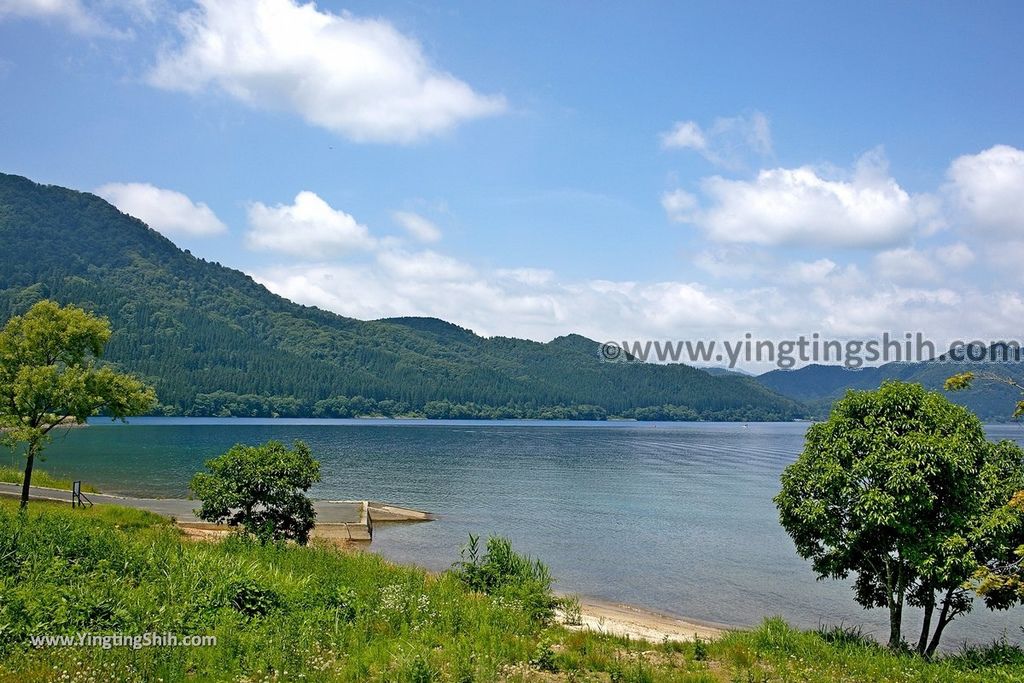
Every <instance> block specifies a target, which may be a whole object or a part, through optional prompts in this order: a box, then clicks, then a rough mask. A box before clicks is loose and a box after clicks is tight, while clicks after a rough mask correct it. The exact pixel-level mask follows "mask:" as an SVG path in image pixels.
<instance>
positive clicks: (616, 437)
mask: <svg viewBox="0 0 1024 683" xmlns="http://www.w3.org/2000/svg"><path fill="white" fill-rule="evenodd" d="M807 426H808V425H807V424H806V423H777V424H775V423H771V424H766V423H750V424H749V425H744V424H739V423H635V422H586V423H580V422H530V421H508V422H504V421H503V422H476V421H470V422H461V421H443V422H442V421H425V420H289V419H279V420H270V419H266V420H264V419H202V418H197V419H182V418H144V419H134V420H132V421H131V423H130V424H128V425H122V424H111V423H110V422H109V421H106V420H96V421H94V422H93V424H92V425H90V426H89V427H88V428H85V429H78V430H69V431H68V432H67V433H66V435H65V436H59V437H58V438H56V439H55V441H54V443H53V444H52V446H51V447H50V448H49V449H48V451H47V456H46V461H45V462H44V463H42V464H41V465H39V466H40V467H42V468H45V469H48V470H50V471H52V472H54V473H55V474H59V475H62V476H66V477H73V478H76V479H82V480H84V481H86V482H89V483H92V484H95V485H96V486H97V487H98V488H100V489H101V490H103V491H105V492H115V493H117V492H119V493H126V494H145V495H158V496H169V497H171V496H184V495H187V490H188V488H187V487H188V481H189V479H190V478H191V476H192V475H193V474H194V473H195V472H196V471H198V470H199V469H201V468H202V463H203V461H204V460H205V459H207V458H210V457H213V456H215V455H218V454H219V453H222V452H223V451H224V450H226V449H227V448H228V447H230V446H231V445H232V444H234V443H239V442H241V443H249V444H255V443H259V442H262V441H266V440H269V439H277V440H280V441H285V442H290V441H292V440H294V439H302V440H304V441H305V442H306V443H308V444H309V445H310V447H311V448H312V449H313V451H314V453H315V455H316V457H317V458H319V460H320V461H321V463H322V474H323V482H322V483H321V484H319V485H318V486H317V487H316V488H315V489H314V490H313V491H312V494H313V495H314V497H317V498H325V499H337V498H359V499H373V500H382V501H387V502H391V503H395V504H399V505H407V506H411V507H416V508H421V509H424V510H429V511H431V512H433V513H436V514H437V515H439V517H440V518H439V519H438V520H437V521H435V522H429V523H424V524H415V525H382V526H379V527H378V528H377V529H376V535H375V538H374V542H373V545H372V548H373V550H375V551H377V552H380V553H381V554H383V555H385V556H387V557H389V558H392V559H394V560H397V561H401V562H409V563H416V564H419V565H422V566H425V567H427V568H430V569H444V568H446V567H448V566H450V564H451V563H452V562H453V561H454V560H456V559H458V554H459V548H460V546H461V545H462V544H463V543H465V541H466V538H467V536H468V534H469V533H470V532H472V533H477V534H481V535H485V536H486V535H487V534H500V535H504V536H508V537H509V538H511V539H512V541H513V543H514V545H515V546H516V547H517V548H518V549H520V550H523V551H526V552H528V553H530V554H532V555H535V556H537V557H540V558H541V559H543V560H544V561H545V562H547V563H548V564H549V565H550V567H551V569H552V572H553V573H554V575H555V576H556V577H557V580H558V583H557V586H558V588H559V589H560V590H562V591H568V592H576V593H580V594H582V595H586V596H591V597H595V598H602V599H606V600H615V601H622V602H628V603H633V604H636V605H640V606H644V607H648V608H652V609H656V610H658V611H661V612H665V613H670V614H676V615H678V616H684V617H689V618H692V619H697V620H703V621H707V622H712V623H719V624H726V625H751V624H754V623H756V622H758V621H760V619H761V618H763V617H765V616H768V615H773V614H781V615H783V616H784V617H786V618H787V619H789V620H790V621H791V622H793V623H795V624H798V625H801V626H805V627H814V626H817V625H818V624H819V623H828V624H836V623H844V624H847V625H850V624H858V625H862V626H863V627H864V628H865V630H867V631H869V632H872V633H875V634H879V633H886V634H887V632H888V631H887V626H886V614H885V613H884V612H883V611H882V610H871V611H865V610H862V609H861V608H860V607H858V606H857V604H856V603H855V602H854V601H853V598H852V594H851V591H850V589H849V587H848V585H847V584H845V583H842V582H835V581H821V582H819V581H815V578H814V575H813V573H812V572H811V570H810V566H809V563H807V562H804V561H803V560H801V559H799V558H798V557H797V555H796V553H795V551H794V549H793V545H792V542H791V541H790V539H789V537H788V536H787V535H786V533H785V532H784V531H783V529H782V528H781V527H780V526H779V524H778V521H777V516H776V511H775V506H774V505H773V503H772V501H771V499H772V496H774V495H775V493H776V492H777V491H778V488H779V483H778V482H779V475H780V473H781V472H782V470H783V468H784V467H785V466H786V465H787V464H789V463H790V462H792V461H793V460H794V459H795V458H796V456H797V454H798V453H799V451H800V449H801V446H802V443H803V435H804V432H805V431H806V429H807ZM988 432H989V436H990V437H991V438H993V439H1002V438H1009V439H1014V440H1016V441H1017V442H1018V443H1024V428H1022V427H1021V426H1020V425H995V426H990V427H988ZM8 457H10V456H8ZM911 614H914V613H913V612H912V611H911V612H909V613H908V617H907V622H906V626H907V627H908V628H909V630H908V638H916V629H915V628H914V627H911V623H912V622H911V621H910V615H911ZM914 617H915V619H916V614H915V615H914ZM1021 624H1024V611H1022V610H1016V611H1014V612H1011V613H1006V612H1000V613H991V612H989V611H988V610H986V609H984V607H983V606H982V605H981V604H980V603H979V604H977V605H976V608H975V612H974V613H973V614H971V615H968V616H966V617H962V618H960V619H958V620H957V621H955V622H954V623H953V624H952V625H951V626H950V627H949V629H947V632H946V633H947V634H948V635H947V636H946V637H945V642H946V643H947V644H949V645H954V644H956V643H957V642H960V641H963V640H964V639H969V640H972V641H989V640H992V639H994V638H997V637H999V636H1000V635H1002V634H1004V633H1005V634H1006V635H1007V636H1008V637H1009V638H1010V639H1011V640H1020V636H1021V632H1020V625H1021Z"/></svg>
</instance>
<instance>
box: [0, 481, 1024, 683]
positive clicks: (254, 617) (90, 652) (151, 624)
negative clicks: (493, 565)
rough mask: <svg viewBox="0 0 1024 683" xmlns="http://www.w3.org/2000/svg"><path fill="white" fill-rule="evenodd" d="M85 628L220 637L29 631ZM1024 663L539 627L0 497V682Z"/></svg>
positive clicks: (350, 574) (494, 604) (449, 594)
mask: <svg viewBox="0 0 1024 683" xmlns="http://www.w3.org/2000/svg"><path fill="white" fill-rule="evenodd" d="M331 596H333V597H331ZM82 631H85V632H89V633H108V634H113V633H128V634H140V633H147V632H155V633H174V634H176V635H179V636H183V635H204V636H214V637H216V639H217V644H216V645H215V646H210V647H169V648H168V647H148V648H142V649H139V650H132V649H129V648H116V647H115V648H112V649H109V650H104V649H102V648H99V647H68V648H41V649H37V648H34V647H31V646H30V645H29V641H28V638H29V636H30V635H41V634H46V635H69V636H73V635H76V634H77V633H79V632H82ZM698 652H703V654H702V655H698ZM531 662H532V664H531ZM1022 662H1024V653H1022V652H1021V650H1020V649H1019V648H1017V647H1014V646H1012V645H1009V644H1007V643H1005V642H999V643H995V644H993V645H992V646H989V647H972V648H965V649H964V650H962V651H961V652H959V653H955V654H952V655H947V656H944V657H940V658H937V660H936V661H931V662H929V661H925V660H923V659H921V658H917V657H910V656H907V655H903V654H897V653H890V652H888V651H886V650H883V649H881V648H879V647H878V646H876V645H873V644H870V643H866V642H862V641H861V640H860V639H857V638H852V637H851V638H837V637H832V636H829V635H828V632H827V631H826V632H825V633H824V634H822V633H817V632H806V631H799V630H796V629H793V628H791V627H789V626H788V625H786V624H785V622H783V621H781V620H779V619H773V620H768V621H766V622H765V623H764V624H762V625H761V626H760V627H759V628H757V629H755V630H752V631H732V632H728V633H726V634H724V635H723V636H722V637H720V638H718V639H714V640H711V641H701V642H700V643H699V644H698V643H677V642H665V643H647V642H643V641H636V640H629V639H624V638H615V637H611V636H606V635H601V634H598V633H594V632H588V631H573V632H570V631H566V630H564V629H562V628H559V627H556V626H553V627H547V628H545V627H544V626H543V625H542V624H540V623H538V622H537V621H536V620H534V619H532V618H531V616H530V614H529V613H528V611H527V610H525V609H523V608H522V605H519V604H517V603H515V602H513V601H509V600H507V599H506V598H504V597H502V596H501V595H497V596H488V595H484V594H482V593H480V592H474V591H470V590H469V589H468V588H467V587H466V585H465V584H464V582H463V581H462V579H461V578H459V577H458V576H457V575H456V573H455V572H449V573H444V574H441V575H438V576H431V575H428V574H426V573H425V572H424V571H422V570H418V569H414V568H405V567H398V566H395V565H392V564H389V563H387V562H386V561H384V560H382V559H381V558H380V557H377V556H375V555H372V554H369V553H342V552H337V551H336V550H334V549H332V548H327V547H315V546H314V547H297V546H293V545H262V544H259V543H256V542H253V541H251V540H247V539H245V538H244V537H235V536H232V537H230V538H229V540H227V541H225V542H222V543H194V542H189V541H186V540H185V539H183V537H182V536H181V535H180V533H179V532H178V531H177V530H176V529H175V528H174V526H173V525H172V524H170V523H169V522H168V520H166V519H163V518H160V517H157V516H156V515H152V514H150V513H145V512H142V511H139V510H132V509H127V508H116V507H111V506H97V507H95V508H91V509H87V510H71V509H70V508H68V507H67V506H66V505H61V504H57V503H48V502H46V501H40V502H39V504H38V505H34V506H33V508H32V511H30V512H29V513H28V514H24V515H19V514H17V510H16V507H15V504H14V503H12V502H9V501H3V500H0V680H12V681H19V682H20V681H25V682H28V683H31V682H39V683H42V682H44V681H52V680H84V681H89V680H102V681H108V680H109V681H140V682H141V681H156V680H163V681H181V680H199V681H207V680H209V681H226V680H249V681H271V680H278V681H292V680H309V681H322V682H326V681H346V682H352V683H355V682H359V683H363V682H366V681H380V682H384V681H439V682H452V683H455V682H460V683H461V682H465V681H495V680H509V681H538V680H566V681H608V680H619V681H656V682H658V683H661V682H669V681H671V682H680V681H685V682H690V683H697V682H703V683H714V682H723V681H766V680H767V681H788V680H799V681H809V682H811V683H831V682H833V681H838V680H843V681H879V682H884V681H911V680H913V681H948V682H952V683H982V682H985V683H989V682H992V681H1006V682H1009V681H1019V680H1021V676H1020V671H1021V665H1022ZM539 669H543V670H539ZM552 670H557V671H558V673H557V674H552V673H551V671H552ZM555 676H557V677H558V678H554V677H555Z"/></svg>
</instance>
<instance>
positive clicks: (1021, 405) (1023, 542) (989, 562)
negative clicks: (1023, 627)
mask: <svg viewBox="0 0 1024 683" xmlns="http://www.w3.org/2000/svg"><path fill="white" fill-rule="evenodd" d="M979 380H980V381H982V382H995V383H999V384H1006V385H1008V386H1011V387H1013V388H1015V389H1017V390H1018V391H1020V392H1021V394H1024V385H1022V384H1021V383H1019V382H1017V381H1016V380H1015V379H1013V378H1012V377H1005V376H1002V375H998V374H995V373H989V372H982V373H974V372H963V373H960V374H958V375H953V376H952V377H950V378H949V379H947V380H946V384H945V388H946V391H962V390H964V389H970V388H971V386H973V384H974V383H975V382H976V381H979ZM1022 415H1024V400H1019V401H1018V402H1017V404H1016V406H1015V407H1014V411H1013V416H1014V417H1021V416H1022ZM997 502H1002V503H1004V504H1003V505H1001V506H1000V507H998V508H997V509H996V510H995V511H993V512H992V514H991V515H989V517H988V518H987V519H986V520H985V522H984V532H985V536H986V538H988V539H989V542H990V544H991V549H990V552H989V554H988V557H987V558H986V559H984V560H983V561H981V562H979V564H978V566H977V568H976V570H975V572H974V576H973V577H972V578H973V580H974V589H975V591H976V592H977V593H978V595H980V596H981V597H982V599H984V601H985V604H986V605H987V606H988V607H989V608H990V609H1009V608H1010V607H1013V606H1014V605H1016V604H1022V605H1024V485H1019V486H1018V487H1017V490H1016V491H1014V490H1013V488H1012V487H1011V489H1010V492H1009V496H1007V495H1006V492H1005V491H1004V495H1003V497H1002V498H1001V499H1000V500H999V501H997Z"/></svg>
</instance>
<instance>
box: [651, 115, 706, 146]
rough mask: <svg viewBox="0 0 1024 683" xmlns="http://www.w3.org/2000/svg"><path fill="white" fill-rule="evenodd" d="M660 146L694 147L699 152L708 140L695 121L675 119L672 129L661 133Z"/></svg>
mask: <svg viewBox="0 0 1024 683" xmlns="http://www.w3.org/2000/svg"><path fill="white" fill-rule="evenodd" d="M661 146H662V147H664V148H665V149H673V148H675V149H695V150H697V151H698V152H699V151H702V150H704V149H706V148H707V146H708V141H707V139H706V138H705V137H704V131H702V130H701V129H700V126H699V125H697V122H696V121H677V122H676V124H675V125H674V126H672V130H670V131H668V132H667V133H662V134H661Z"/></svg>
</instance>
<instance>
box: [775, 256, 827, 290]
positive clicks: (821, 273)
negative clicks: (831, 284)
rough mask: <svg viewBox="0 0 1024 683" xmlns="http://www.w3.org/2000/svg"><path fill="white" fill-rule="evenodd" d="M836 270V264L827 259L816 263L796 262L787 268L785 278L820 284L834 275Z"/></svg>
mask: <svg viewBox="0 0 1024 683" xmlns="http://www.w3.org/2000/svg"><path fill="white" fill-rule="evenodd" d="M838 268H839V266H838V265H837V264H836V262H835V261H833V260H832V259H828V258H821V259H818V260H816V261H797V262H796V263H793V264H791V265H790V266H789V268H788V269H787V273H786V276H787V277H789V278H792V279H793V280H794V281H796V282H801V283H807V284H822V283H824V282H825V281H826V280H827V279H828V277H829V276H830V275H832V274H834V273H836V272H837V270H838Z"/></svg>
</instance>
